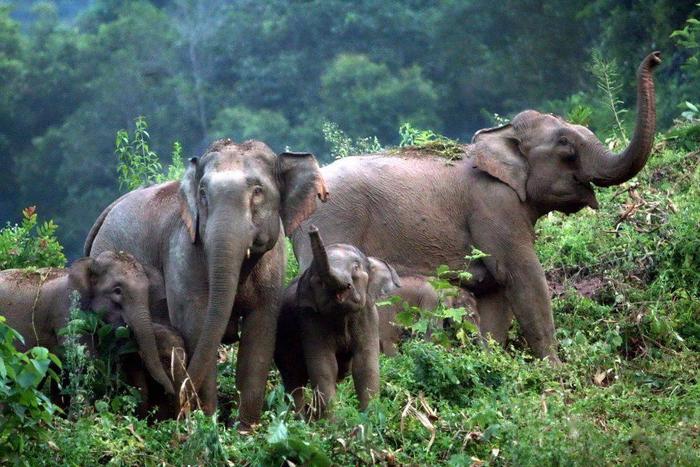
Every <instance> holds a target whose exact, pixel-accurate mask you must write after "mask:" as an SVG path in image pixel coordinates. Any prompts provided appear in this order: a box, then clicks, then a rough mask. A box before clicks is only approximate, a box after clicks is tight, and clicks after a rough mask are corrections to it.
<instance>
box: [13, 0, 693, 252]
mask: <svg viewBox="0 0 700 467" xmlns="http://www.w3.org/2000/svg"><path fill="white" fill-rule="evenodd" d="M695 3H696V1H676V0H667V1H661V0H642V1H619V0H597V1H581V2H577V1H566V0H557V1H555V0H545V1H532V0H525V1H494V0H471V1H469V0H463V1H456V0H444V1H427V0H406V1H397V0H358V1H352V2H350V1H339V0H329V1H301V0H299V1H281V0H271V1H252V0H240V1H221V0H203V1H186V0H181V1H167V0H161V1H147V0H134V1H117V0H73V1H70V0H61V1H55V2H37V1H10V2H4V3H3V2H2V1H0V5H3V6H1V7H0V78H1V80H2V84H1V85H0V86H1V87H0V167H1V169H0V225H4V224H5V223H6V222H7V221H11V222H14V221H16V220H17V219H18V218H19V216H20V210H21V208H23V207H25V206H29V205H36V206H37V208H38V213H39V216H40V218H43V219H47V218H53V219H54V220H55V221H56V222H58V224H59V225H60V228H59V231H58V234H59V237H60V239H61V241H62V243H63V244H64V245H65V247H66V250H67V253H68V255H69V256H71V257H75V256H76V255H79V253H80V251H81V247H82V242H83V239H84V237H85V235H86V233H87V231H88V229H89V227H90V226H91V225H92V222H93V220H94V219H95V217H96V216H97V215H98V214H99V212H100V211H101V210H102V209H103V208H104V207H105V206H106V205H107V204H109V202H110V201H111V200H112V199H114V198H115V197H116V196H117V195H118V193H119V187H118V184H117V181H116V170H115V167H116V162H117V158H116V156H115V154H114V141H115V134H116V132H117V130H119V129H122V128H126V129H129V130H131V129H132V128H133V125H134V119H135V118H136V117H137V116H140V115H143V116H145V117H146V119H147V121H148V123H149V126H150V128H149V132H150V135H151V138H152V139H151V143H152V145H153V147H154V148H155V149H156V150H157V152H158V153H159V154H160V155H161V156H162V158H163V159H164V160H165V161H167V160H168V159H169V157H170V156H169V154H170V151H171V148H172V143H173V142H174V141H176V140H177V141H179V142H181V143H182V145H183V148H184V154H185V156H192V155H197V154H200V153H201V151H202V150H203V149H204V148H205V147H206V146H207V145H208V144H209V143H210V142H211V141H212V140H213V139H215V138H218V137H222V136H229V137H232V138H234V139H236V140H244V139H251V138H255V139H259V140H262V141H265V142H267V143H268V144H269V145H270V146H271V147H272V148H273V149H274V150H276V151H281V150H284V149H285V147H289V148H290V149H292V150H308V151H312V152H314V153H315V154H316V155H317V157H318V158H319V159H320V160H321V161H323V162H328V161H329V160H330V156H329V154H328V146H327V143H326V142H325V141H324V139H323V134H322V132H321V126H322V124H323V122H325V121H331V122H335V123H337V124H338V125H339V127H340V128H341V129H342V130H344V131H345V132H347V134H348V135H350V136H352V137H362V136H370V135H376V136H377V137H378V138H379V140H380V141H381V142H382V143H383V144H395V143H396V142H397V141H398V137H399V135H398V128H399V125H400V124H401V123H402V122H411V123H412V124H413V125H414V126H417V127H421V128H431V129H434V130H436V131H438V132H441V133H444V134H446V135H447V136H450V137H453V138H459V139H462V140H468V139H469V138H470V137H471V135H472V133H473V132H474V131H475V130H477V129H479V128H482V127H485V126H491V125H493V114H494V113H499V114H501V115H503V116H510V115H512V114H514V113H516V112H518V111H520V110H523V109H526V108H536V109H540V110H546V111H552V112H556V113H558V114H561V115H564V116H566V115H570V114H571V113H572V112H573V113H575V114H576V115H578V116H581V115H584V116H586V113H587V112H586V110H585V109H590V110H591V112H588V113H589V115H587V116H586V120H587V121H588V123H589V124H590V126H591V127H592V128H593V129H594V130H597V131H599V132H602V133H605V132H607V131H609V129H610V127H611V125H612V120H611V116H610V114H609V113H606V112H602V111H600V110H599V109H601V108H604V107H603V106H601V105H599V104H600V102H599V100H600V99H601V97H602V96H601V93H600V92H599V90H598V89H597V87H596V82H595V79H594V78H593V77H592V75H591V72H590V64H591V54H592V51H593V50H594V49H597V50H598V51H599V52H600V54H601V55H602V56H603V57H604V58H605V59H606V60H614V61H615V63H616V64H617V67H618V69H619V71H620V73H621V75H620V77H619V82H620V83H621V84H622V85H623V88H622V91H621V96H622V98H623V101H624V103H623V104H622V106H623V107H625V106H627V107H630V108H633V105H634V91H635V88H634V85H633V84H634V72H635V69H636V67H637V65H638V64H639V62H640V61H641V59H642V58H643V57H644V56H645V55H646V54H647V53H648V52H650V51H652V50H655V49H659V50H661V51H662V52H663V57H664V63H663V67H662V68H661V69H660V70H659V73H658V75H657V77H658V87H657V91H658V93H657V102H658V108H659V109H658V110H659V118H658V123H659V127H660V128H664V127H668V126H669V125H671V124H672V121H673V119H674V118H676V117H678V116H679V115H680V113H681V112H682V111H683V108H682V106H683V105H684V102H685V101H690V102H694V103H698V102H699V101H700V90H699V88H700V82H699V81H698V79H700V67H699V66H698V64H697V62H694V63H693V62H688V58H689V51H688V50H689V49H687V48H680V47H678V46H677V44H676V39H674V38H671V37H670V35H671V33H672V32H673V31H674V30H677V29H681V28H682V27H683V26H684V24H685V21H686V19H687V18H688V17H689V16H691V15H693V14H695V15H696V16H697V13H698V12H699V11H700V8H699V7H697V6H696V5H695ZM582 109H583V113H582ZM632 117H633V116H632V115H631V114H629V115H627V116H626V117H625V119H626V122H628V123H631V122H632V121H633V118H632Z"/></svg>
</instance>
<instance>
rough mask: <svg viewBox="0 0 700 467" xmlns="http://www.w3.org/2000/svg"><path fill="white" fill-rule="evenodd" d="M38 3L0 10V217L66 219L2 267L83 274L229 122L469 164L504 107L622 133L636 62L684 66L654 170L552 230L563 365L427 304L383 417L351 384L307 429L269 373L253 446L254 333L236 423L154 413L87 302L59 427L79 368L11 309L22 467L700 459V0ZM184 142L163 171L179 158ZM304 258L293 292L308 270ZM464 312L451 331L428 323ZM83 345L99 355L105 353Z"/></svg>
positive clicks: (21, 231)
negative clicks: (101, 226)
mask: <svg viewBox="0 0 700 467" xmlns="http://www.w3.org/2000/svg"><path fill="white" fill-rule="evenodd" d="M19 3H20V2H17V5H16V10H15V11H16V13H14V15H15V16H11V15H10V9H9V8H6V7H3V8H2V9H0V70H3V76H4V77H6V81H5V82H6V86H5V87H3V89H2V90H0V159H2V160H3V163H5V164H6V167H9V168H10V169H9V171H3V173H0V218H2V217H3V216H4V217H6V218H9V217H10V214H9V213H10V212H12V213H14V212H19V210H20V209H21V207H22V206H26V205H33V204H34V203H37V204H38V205H39V206H40V208H41V212H42V215H44V214H43V213H47V214H48V217H54V218H56V219H58V220H59V221H60V222H61V227H60V228H57V227H56V224H54V223H53V222H52V221H48V222H45V223H43V224H41V225H40V224H39V222H38V220H37V217H36V211H35V209H34V208H27V209H25V210H24V211H23V217H22V220H21V223H20V224H19V225H9V224H8V226H7V227H6V228H4V229H3V230H1V231H0V268H6V267H43V266H62V265H63V264H65V257H64V256H63V250H62V247H61V244H59V242H58V241H57V240H56V237H55V236H56V235H57V234H58V235H61V236H62V239H64V240H65V243H64V244H65V245H66V250H67V251H68V252H69V253H70V252H75V251H77V249H76V245H77V244H78V243H79V242H78V240H80V242H81V241H82V238H83V237H84V235H85V232H86V231H87V228H88V226H89V224H90V223H91V222H92V220H93V219H94V218H95V216H96V215H97V213H98V212H99V210H100V209H101V208H102V207H103V206H105V205H106V204H108V203H109V202H110V201H111V200H112V199H113V198H114V196H115V195H116V194H117V191H118V190H119V188H118V186H120V188H121V190H127V189H131V188H134V187H138V186H141V185H144V184H149V183H154V182H158V181H163V180H167V179H173V178H178V177H179V174H180V173H181V171H182V169H183V168H182V166H183V163H182V160H183V159H182V154H183V153H185V152H187V153H189V152H194V153H197V152H199V151H201V150H202V149H203V148H204V147H205V146H206V144H207V143H208V142H210V139H211V138H212V137H214V136H231V135H232V136H233V137H235V138H236V139H240V138H248V137H255V138H258V139H262V140H266V141H267V142H269V143H270V144H271V145H273V147H274V148H275V149H278V150H282V149H283V148H284V147H285V146H287V145H289V146H293V147H295V149H313V150H314V151H316V153H317V154H319V155H320V158H321V159H322V160H325V161H328V160H330V159H331V158H337V157H346V156H350V155H352V154H355V153H358V152H369V151H377V150H380V149H381V148H382V147H391V146H392V145H399V146H402V147H419V148H427V149H433V150H435V151H437V152H438V153H441V154H443V155H445V156H446V157H448V158H450V157H451V156H450V151H452V150H453V149H454V148H455V147H458V143H457V142H456V141H457V140H455V139H453V138H461V139H462V140H463V141H464V140H467V139H468V135H469V134H471V132H472V130H474V129H476V128H480V127H484V126H492V125H495V124H501V123H503V117H501V116H500V115H498V114H496V115H494V113H493V112H499V113H501V114H502V115H512V113H513V112H515V111H519V110H522V109H524V108H527V107H535V108H540V109H542V110H549V111H555V112H557V113H560V114H562V115H566V116H567V118H568V119H570V120H572V121H575V122H578V123H582V124H586V125H589V126H591V127H592V128H593V129H594V130H596V131H597V132H598V133H599V135H600V136H602V139H603V140H605V141H606V143H607V144H609V145H611V146H619V145H622V144H624V138H625V137H626V136H625V135H626V134H628V133H629V126H628V125H629V124H630V122H632V121H633V120H634V119H633V118H627V114H625V109H626V107H629V106H631V104H632V102H633V100H634V99H633V97H632V91H633V87H632V86H631V85H630V84H631V83H632V82H633V73H634V67H635V66H636V64H637V63H638V62H639V60H640V59H641V58H642V57H643V56H644V55H645V54H646V52H648V51H649V50H651V49H652V47H651V44H652V42H653V43H654V44H655V45H656V47H658V48H661V49H662V50H663V52H664V64H663V68H662V69H661V70H660V73H659V85H658V87H657V89H658V94H659V95H658V103H659V119H658V120H659V127H660V128H661V131H660V132H659V134H658V135H657V137H656V140H655V144H654V151H653V154H652V156H651V158H650V160H649V162H648V164H647V166H646V167H645V169H644V170H643V171H642V172H641V173H640V175H639V176H638V177H636V178H635V179H633V180H631V181H630V182H627V183H625V184H624V185H622V186H618V187H613V188H610V189H603V190H598V199H599V200H600V205H601V208H600V209H599V210H598V211H597V212H592V211H590V210H584V211H582V212H580V213H578V214H577V215H575V216H564V215H561V214H558V213H553V214H550V215H548V216H547V217H545V218H544V219H542V220H541V221H540V222H539V223H538V226H537V236H538V239H537V251H538V254H539V257H540V260H541V262H542V264H543V266H544V268H545V270H546V271H547V275H548V280H549V284H550V288H551V291H552V296H553V305H554V317H555V321H556V326H557V329H558V339H559V342H560V347H561V349H560V354H561V357H562V360H563V361H564V365H563V366H562V367H561V368H552V367H550V366H549V365H548V364H546V363H545V362H542V361H538V360H534V359H533V358H532V357H531V356H530V354H529V353H528V351H527V349H526V345H525V343H524V341H523V339H522V337H520V335H519V333H518V329H517V326H515V327H514V329H512V330H511V333H510V339H509V346H508V348H507V349H505V350H504V349H500V348H498V347H496V346H492V347H490V348H488V349H484V348H482V347H481V346H479V345H477V344H475V343H474V342H473V341H474V339H472V337H473V336H474V332H475V329H474V326H473V325H471V324H470V323H469V321H468V320H467V319H466V318H467V316H468V314H469V310H466V309H450V308H447V307H445V306H441V307H440V308H438V310H437V311H436V312H434V313H422V312H419V311H418V310H415V309H410V308H406V309H405V310H404V312H403V313H400V314H399V319H400V320H402V322H403V323H405V324H406V325H407V326H409V327H411V329H412V330H413V331H414V332H415V333H416V337H415V338H412V339H409V340H407V341H406V342H404V343H403V345H402V348H401V354H400V355H399V356H398V357H396V358H393V359H389V358H385V357H383V356H382V358H381V362H380V363H381V375H382V385H381V394H380V397H378V398H377V399H376V400H374V401H373V402H372V404H371V405H370V408H369V409H368V410H367V411H366V412H364V413H362V412H359V411H358V410H357V400H356V398H355V395H354V389H353V387H352V382H351V380H350V379H347V380H346V381H344V382H342V383H341V384H340V387H339V392H338V395H337V398H336V400H335V402H334V407H333V413H334V416H333V417H332V418H330V419H327V420H322V421H319V422H315V423H311V424H309V423H306V422H304V421H302V420H300V419H298V418H297V417H296V416H295V415H294V413H293V410H292V408H291V407H292V406H291V401H290V400H289V398H288V397H286V395H285V394H284V391H283V389H282V386H281V382H280V380H279V376H278V374H277V372H276V370H274V369H273V370H271V373H270V378H269V383H268V396H267V400H266V404H265V408H264V412H263V419H262V423H261V425H260V426H258V427H257V428H256V429H255V431H254V432H253V433H251V434H247V435H242V434H239V433H238V432H237V430H235V429H234V428H235V424H234V426H231V425H232V424H231V423H230V422H231V420H234V419H235V415H236V407H235V403H234V402H233V401H235V384H234V381H235V369H234V365H233V362H235V356H236V349H235V347H233V348H229V347H223V348H221V352H220V355H219V362H220V363H219V378H218V384H219V395H220V400H221V409H220V411H219V413H218V414H217V416H215V417H207V416H204V415H203V414H202V413H201V412H198V411H195V412H192V413H190V414H188V415H187V416H186V417H183V418H181V419H180V420H173V421H167V422H152V421H148V420H142V419H139V418H137V417H136V415H135V414H136V407H137V404H138V399H137V395H136V394H133V390H130V389H129V388H127V387H126V386H125V385H124V383H123V382H122V381H121V379H120V378H119V375H118V372H117V371H116V370H115V369H114V366H113V364H114V362H115V360H116V359H118V357H119V356H120V355H122V354H123V353H125V352H130V351H133V347H130V346H129V344H128V336H127V335H126V330H124V329H122V330H116V331H115V330H112V329H111V328H110V327H108V326H106V325H105V324H104V323H102V322H101V320H100V319H99V317H98V316H95V315H94V314H83V313H81V312H80V311H79V310H74V314H73V317H72V320H71V324H70V325H69V326H68V328H67V329H66V331H65V332H66V333H67V337H68V345H67V349H66V351H65V352H64V353H63V355H62V360H63V371H64V374H67V375H70V378H69V382H68V384H65V385H64V387H63V391H64V393H65V394H67V395H69V396H71V405H70V406H69V407H68V410H67V411H66V416H65V417H64V416H61V417H59V416H54V415H55V413H56V412H57V409H56V407H55V406H53V405H52V404H51V403H50V402H49V400H48V399H47V396H46V387H45V386H46V385H45V383H42V380H43V379H44V378H45V377H46V376H47V375H48V376H49V378H50V379H54V380H55V379H56V378H57V376H56V375H55V374H54V373H52V370H51V369H50V368H51V367H50V366H49V363H50V362H51V361H54V363H56V364H58V363H59V362H58V361H56V360H55V357H53V356H51V355H49V354H48V352H46V351H45V349H41V348H35V349H32V350H30V351H29V352H27V353H20V352H17V351H16V349H15V347H14V345H13V343H14V342H15V340H16V339H17V338H18V337H17V335H16V333H15V332H14V331H12V330H11V329H10V328H9V327H7V326H6V325H5V323H4V318H2V316H0V402H1V403H0V463H4V462H7V463H9V464H18V465H54V464H61V465H98V464H112V465H141V464H144V465H163V464H165V465H185V464H189V465H226V464H228V465H239V464H243V465H284V464H285V463H286V465H300V464H306V465H319V466H320V465H358V464H374V463H376V464H385V465H399V464H418V465H431V464H438V465H454V466H461V465H477V466H480V465H553V464H554V465H560V464H565V465H586V464H596V465H598V464H603V465H612V464H624V465H696V464H698V463H700V436H699V435H700V406H699V405H698V403H697V401H698V400H700V379H699V376H698V375H700V305H699V304H700V230H699V229H698V226H699V225H700V112H699V111H698V108H700V105H699V104H698V103H700V95H698V88H697V81H698V80H699V79H700V67H699V66H698V41H699V39H698V33H699V31H700V29H699V28H698V25H699V24H700V23H698V20H696V19H695V18H697V17H698V16H699V15H698V11H700V10H699V9H698V8H699V7H697V6H695V5H694V4H691V3H683V2H662V1H656V0H644V1H641V2H637V3H634V4H633V5H627V4H625V5H624V6H623V5H620V4H619V2H614V1H608V0H599V1H596V2H592V3H590V4H588V5H587V6H586V7H585V8H584V9H583V10H581V11H579V5H575V4H574V3H575V2H563V1H543V2H515V3H513V4H512V5H511V4H509V5H508V8H496V7H494V6H493V5H492V4H493V2H484V1H481V0H474V1H471V2H461V1H445V2H427V1H426V2H423V1H418V2H410V5H409V3H408V2H399V1H387V2H380V3H381V4H378V3H377V2H369V1H360V2H353V3H352V4H351V3H349V2H340V1H323V2H315V1H312V2H305V3H304V4H303V5H301V6H300V5H298V4H296V3H294V2H290V3H288V2H283V1H282V0H275V1H272V2H249V1H243V2H238V3H237V4H236V7H235V8H233V7H231V6H230V5H228V3H226V2H223V1H217V0H206V1H202V2H196V3H195V2H190V1H187V0H182V1H180V0H178V1H172V2H171V1H159V2H148V1H145V0H130V1H129V2H126V3H124V2H112V1H102V0H94V1H89V0H85V1H68V0H65V1H60V2H56V4H55V6H50V5H47V4H39V5H38V6H37V7H36V9H35V10H33V12H32V11H30V10H29V9H28V8H27V7H26V4H27V3H32V2H22V4H21V5H20V4H19ZM349 5H352V6H349ZM214 9H216V10H217V11H219V12H220V14H219V15H211V14H209V13H208V12H210V11H213V10H214ZM535 12H536V14H535ZM523 16H526V17H527V18H528V20H527V21H522V17H523ZM571 18H575V19H576V24H577V27H578V28H580V29H579V30H576V31H573V32H572V28H571ZM175 19H177V21H175ZM642 24H646V25H648V29H640V25H642ZM69 25H70V26H69ZM202 31H204V32H202ZM300 31H303V34H300ZM532 31H536V32H537V34H532ZM674 31H675V32H674ZM302 37H303V40H302ZM562 37H566V38H567V40H566V41H562V40H561V38H562ZM126 38H128V39H126ZM406 38H410V40H407V39H406ZM516 39H517V40H516ZM145 44H158V45H159V47H157V48H154V47H150V46H149V47H147V46H145ZM282 44H284V47H282ZM594 48H595V49H596V50H599V51H604V53H601V52H596V53H594V54H591V53H590V52H589V51H590V50H593V49H594ZM464 50H469V51H470V53H468V54H465V52H464ZM426 57H428V58H426ZM532 57H539V60H537V61H535V60H532ZM543 63H546V64H547V66H546V67H544V66H543V65H542V64H543ZM513 68H516V69H518V70H519V72H518V73H512V72H511V70H512V69H513ZM115 69H118V70H120V71H121V72H120V73H119V74H115V73H114V70H115ZM545 84H546V85H545ZM57 89H61V93H57V92H56V90H57ZM572 93H573V94H572ZM47 103H50V105H49V104H47ZM138 115H147V116H148V121H149V122H150V124H151V128H152V129H153V130H154V134H157V135H158V136H159V137H160V138H163V140H162V141H161V142H156V141H155V140H153V139H151V138H150V135H149V128H148V127H147V125H146V120H145V119H143V118H137V116H138ZM135 118H137V119H136V120H134V119H135ZM134 121H135V125H134V127H130V128H132V129H131V130H122V131H119V133H118V136H117V140H116V157H115V154H114V148H113V147H112V143H113V142H114V141H115V140H114V138H113V137H112V136H113V135H114V133H115V132H116V131H117V130H118V129H119V128H124V127H125V125H127V124H129V125H130V124H131V122H134ZM324 122H325V123H324ZM331 122H337V124H335V123H331ZM400 124H402V125H401V126H400ZM397 128H400V131H399V132H397V131H396V129H397ZM421 128H431V129H432V130H423V129H421ZM443 134H444V135H448V136H441V135H443ZM367 135H376V137H369V138H368V137H367ZM28 136H31V137H28ZM176 140H177V141H182V145H181V146H180V145H179V144H177V143H176V146H175V149H174V150H173V157H172V162H171V163H170V164H169V165H168V166H167V167H166V166H165V165H166V163H165V161H164V160H163V158H161V157H159V156H158V154H165V153H166V152H167V149H168V148H167V146H165V145H164V144H169V142H171V141H176ZM163 141H164V142H167V143H163ZM380 141H381V142H382V143H383V144H384V146H382V145H381V144H380ZM297 146H298V148H297ZM10 148H12V154H11V157H10V152H9V150H10ZM326 154H328V155H326ZM117 170H118V172H117V173H118V174H119V180H118V182H117V181H116V179H115V177H114V173H115V171H117ZM119 184H120V185H119ZM8 187H10V188H8ZM12 187H14V188H12ZM86 206H89V207H86ZM91 211H94V212H91ZM93 214H94V215H93ZM286 248H287V252H288V256H289V258H290V260H289V264H288V268H287V275H286V280H287V281H290V280H291V279H292V278H293V277H294V276H296V275H297V274H298V272H299V271H298V264H297V263H296V262H295V261H294V260H293V257H292V255H291V244H290V243H289V242H287V245H286ZM479 254H480V252H476V251H475V252H472V254H470V257H469V258H467V260H469V259H470V258H475V257H476V256H474V255H479ZM458 273H459V272H455V271H448V270H446V269H445V268H441V269H439V270H438V271H437V272H436V278H435V280H434V285H435V286H436V287H437V288H438V289H439V290H440V293H441V294H449V293H450V291H449V288H448V286H447V283H446V281H445V280H444V277H445V276H451V275H453V274H458ZM443 318H450V319H452V320H453V321H454V322H455V325H454V326H453V327H452V328H451V329H449V330H447V331H446V332H440V333H435V334H434V335H433V338H432V340H431V341H430V342H426V341H425V340H424V339H422V338H421V337H422V334H423V333H424V332H425V331H426V330H427V328H428V325H429V323H430V322H431V321H433V320H435V319H443ZM86 338H87V339H89V342H90V343H91V345H92V346H94V347H96V348H98V349H100V352H101V354H102V356H101V358H100V359H95V358H88V357H87V354H86V349H85V347H84V345H85V342H86V340H85V339H86Z"/></svg>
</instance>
